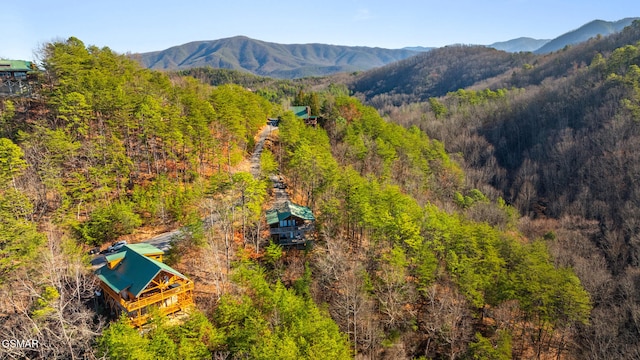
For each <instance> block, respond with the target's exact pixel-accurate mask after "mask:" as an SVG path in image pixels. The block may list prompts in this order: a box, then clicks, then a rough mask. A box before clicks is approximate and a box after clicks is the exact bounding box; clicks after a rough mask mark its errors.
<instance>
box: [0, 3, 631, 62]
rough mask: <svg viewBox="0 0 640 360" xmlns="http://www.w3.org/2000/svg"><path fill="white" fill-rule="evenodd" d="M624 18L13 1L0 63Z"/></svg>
mask: <svg viewBox="0 0 640 360" xmlns="http://www.w3.org/2000/svg"><path fill="white" fill-rule="evenodd" d="M625 17H640V1H637V0H606V1H603V0H580V1H578V0H485V1H479V0H457V1H445V0H442V1H432V0H422V1H420V0H414V1H411V0H393V1H380V0H371V1H365V0H316V1H305V0H298V1H291V0H276V1H264V0H262V1H248V0H223V1H201V0H191V1H166V0H157V1H153V2H150V1H136V0H129V1H122V0H111V1H105V0H95V1H94V0H90V1H86V0H85V1H71V0H53V1H52V0H28V1H21V2H19V1H9V2H8V4H3V5H2V16H1V18H2V23H3V28H4V34H5V35H4V36H3V40H2V42H1V43H2V44H1V45H0V57H4V58H12V59H25V60H33V59H34V58H35V57H34V53H35V52H37V50H38V48H39V47H41V46H42V44H45V43H47V42H51V41H54V40H59V39H66V38H68V37H70V36H75V37H77V38H79V39H80V40H82V41H83V42H84V43H85V44H86V45H96V46H99V47H103V46H108V47H110V48H111V49H112V50H114V51H116V52H119V53H126V52H147V51H155V50H164V49H166V48H169V47H171V46H175V45H181V44H184V43H187V42H190V41H197V40H215V39H221V38H226V37H231V36H235V35H245V36H248V37H251V38H254V39H258V40H263V41H269V42H277V43H284V44H294V43H298V44H303V43H324V44H335V45H352V46H355V45H361V46H371V47H384V48H401V47H405V46H444V45H449V44H457V43H462V44H483V45H487V44H491V43H494V42H497V41H505V40H510V39H514V38H518V37H522V36H527V37H532V38H536V39H551V38H554V37H557V36H559V35H561V34H563V33H565V32H568V31H571V30H574V29H576V28H578V27H580V26H582V25H584V24H585V23H587V22H589V21H591V20H595V19H601V20H607V21H613V20H619V19H622V18H625ZM7 31H8V32H7ZM7 34H9V36H8V38H7V37H6V35H7Z"/></svg>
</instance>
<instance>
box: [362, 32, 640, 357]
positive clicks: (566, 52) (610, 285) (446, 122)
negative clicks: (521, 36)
mask: <svg viewBox="0 0 640 360" xmlns="http://www.w3.org/2000/svg"><path fill="white" fill-rule="evenodd" d="M639 47H640V23H639V22H638V21H636V22H635V23H634V24H633V25H632V26H630V27H628V28H626V29H625V30H624V31H623V32H621V33H619V34H615V35H611V36H609V37H600V38H595V39H592V40H590V41H588V42H586V43H583V44H580V45H576V46H573V47H569V48H566V49H563V50H561V51H558V52H555V53H552V54H549V55H544V56H532V57H530V58H527V59H526V61H527V62H526V63H525V64H523V65H518V66H514V65H516V64H509V62H508V61H505V60H504V59H507V58H506V57H505V55H502V54H500V55H497V56H495V57H494V58H493V60H490V59H487V60H485V61H484V62H483V63H474V61H473V57H472V58H471V59H470V61H464V60H461V61H460V62H465V63H467V64H469V66H468V67H467V68H464V69H463V70H462V71H463V72H462V73H461V75H460V78H471V77H473V76H474V74H476V73H477V71H479V70H478V68H484V67H486V66H489V65H490V64H493V62H492V61H495V62H498V63H499V64H502V66H505V67H506V70H505V71H504V72H503V73H501V74H499V75H497V76H495V77H487V78H484V79H480V80H479V81H475V82H470V83H468V84H466V85H467V87H466V88H465V89H457V90H453V88H454V87H456V84H457V83H456V82H455V81H446V80H447V79H446V78H444V77H442V78H441V79H442V81H443V84H441V85H439V88H441V89H444V90H442V91H441V92H432V93H431V94H430V95H431V96H430V97H428V96H429V95H422V94H423V93H421V90H420V89H422V88H424V87H426V86H427V85H430V87H431V88H436V86H435V85H433V83H432V82H430V80H429V78H428V77H426V78H427V79H428V80H427V81H425V80H424V79H425V74H428V73H429V71H430V70H431V69H434V68H435V69H439V68H447V67H448V66H449V65H448V62H447V60H445V59H446V58H443V60H442V62H438V63H436V64H435V67H432V66H424V65H421V64H420V65H414V64H411V65H409V64H408V63H407V62H404V63H402V62H401V63H399V64H396V65H394V66H390V67H388V68H387V70H388V71H389V73H390V74H395V73H399V72H402V71H409V69H419V68H423V66H424V69H425V70H424V71H422V72H421V73H420V75H416V76H415V77H413V78H409V79H415V82H413V83H412V85H411V86H407V85H406V84H404V83H401V82H398V83H397V84H396V86H395V87H393V88H392V90H390V91H389V92H377V93H371V94H369V93H366V92H365V91H366V90H364V89H366V88H365V87H363V97H365V98H366V99H369V102H370V103H371V104H374V105H375V106H376V107H377V108H378V109H379V111H380V112H381V113H383V114H385V116H386V117H388V118H389V119H390V120H392V121H394V122H396V123H399V124H402V125H404V126H407V127H410V126H417V127H419V128H420V129H422V130H423V131H424V132H425V133H427V134H429V135H430V136H432V137H434V138H436V139H439V140H440V141H442V142H443V143H444V144H445V149H446V150H447V152H449V153H459V154H460V155H461V157H460V164H461V166H462V168H463V169H464V170H465V174H466V182H465V183H466V184H467V186H470V187H474V188H478V189H479V190H481V191H482V192H483V193H485V194H487V195H488V196H489V197H490V198H494V197H497V196H501V197H503V198H504V199H505V200H506V201H507V203H509V204H512V205H513V206H514V207H516V208H517V209H518V210H519V212H520V213H522V214H524V215H526V216H527V217H528V219H523V220H521V221H520V224H519V228H520V229H521V230H522V231H523V232H524V234H526V235H528V236H536V235H537V236H546V237H549V238H553V239H555V240H554V241H553V246H552V247H551V248H552V251H553V253H554V255H555V260H554V261H555V262H556V264H559V265H566V266H572V267H573V268H574V269H575V271H576V272H577V274H578V276H579V277H580V278H581V280H582V282H583V284H585V287H586V288H587V290H588V291H589V292H590V294H591V299H592V301H593V305H594V310H593V311H592V313H591V325H590V326H584V327H583V326H582V325H581V326H580V327H578V328H577V329H578V330H577V331H578V332H577V334H578V341H577V345H578V349H579V353H578V355H577V356H578V358H630V357H633V356H635V355H634V354H636V353H637V351H638V348H639V347H640V343H638V341H637V334H638V332H637V331H638V328H637V327H636V326H635V325H633V324H634V320H633V319H634V318H635V316H636V315H635V314H637V305H636V304H637V302H638V297H637V294H638V292H637V277H638V265H639V262H638V259H639V256H638V249H639V247H638V242H637V238H638V231H639V229H640V228H639V227H638V226H637V225H636V221H635V220H634V219H636V218H637V217H638V211H639V208H638V204H639V203H640V202H639V199H638V198H637V196H636V193H637V183H636V181H635V179H636V178H637V175H638V173H637V169H638V168H639V164H638V159H637V156H636V155H635V154H637V153H638V126H637V125H638V115H639V113H638V104H639V101H640V98H639V95H640V92H639V90H638V73H639V71H638V69H639V68H638V67H639V66H640V57H639V50H638V48H639ZM466 50H467V51H472V50H475V51H476V52H481V51H485V50H480V49H466ZM457 51H460V52H462V51H463V49H458V50H457ZM443 52H444V51H443ZM436 54H437V52H434V54H433V55H431V56H434V55H436ZM527 56H531V55H527ZM501 59H503V60H501ZM482 64H483V65H482ZM400 65H403V66H401V68H400V69H396V68H395V66H400ZM507 65H508V66H507ZM493 67H494V66H492V68H493ZM373 74H375V75H376V76H377V78H379V79H382V78H384V72H383V71H382V69H379V70H376V71H374V72H372V73H370V74H363V75H362V79H363V81H371V80H369V78H368V77H369V76H372V75H373ZM390 77H391V76H390ZM421 78H422V79H421ZM354 86H360V85H359V83H358V81H356V82H355V85H354ZM355 89H360V88H358V87H356V88H355ZM404 89H407V90H404ZM414 89H416V90H415V91H414ZM396 104H401V105H399V106H398V105H396Z"/></svg>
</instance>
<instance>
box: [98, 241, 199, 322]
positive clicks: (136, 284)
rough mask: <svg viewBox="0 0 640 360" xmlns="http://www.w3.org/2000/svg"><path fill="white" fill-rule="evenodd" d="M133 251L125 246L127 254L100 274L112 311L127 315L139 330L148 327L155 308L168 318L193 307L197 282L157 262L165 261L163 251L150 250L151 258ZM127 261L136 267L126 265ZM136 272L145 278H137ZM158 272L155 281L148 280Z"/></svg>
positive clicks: (115, 258) (109, 263) (99, 270)
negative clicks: (162, 258)
mask: <svg viewBox="0 0 640 360" xmlns="http://www.w3.org/2000/svg"><path fill="white" fill-rule="evenodd" d="M132 247H133V246H132ZM132 247H130V246H129V245H127V246H125V248H124V249H125V251H123V253H124V254H120V253H118V254H114V255H111V257H112V261H107V265H105V267H103V268H101V269H98V271H96V273H97V274H98V277H99V278H100V280H101V281H100V285H99V286H100V288H101V289H102V293H103V294H104V300H105V303H106V305H107V307H108V308H109V309H110V310H111V311H113V312H114V313H115V314H117V315H120V314H122V313H125V314H127V316H128V317H129V319H130V321H131V323H132V325H134V326H136V327H138V326H142V325H144V324H145V323H147V321H148V320H149V317H150V314H149V309H150V307H152V306H153V307H155V308H157V309H158V310H159V313H160V314H161V315H168V314H172V313H175V312H178V311H181V310H186V309H187V308H189V307H190V306H192V305H193V290H194V283H193V281H191V280H189V279H188V278H187V277H185V276H184V275H182V274H180V273H179V272H177V271H175V270H174V269H172V268H171V267H169V266H168V265H165V264H162V263H161V262H159V261H158V260H156V259H157V258H161V255H160V254H158V252H157V251H160V252H162V251H161V250H159V249H157V248H155V249H156V250H157V251H151V250H149V249H148V248H146V251H147V252H148V253H149V254H148V255H143V254H140V253H138V252H135V251H134V250H133V249H132ZM127 261H129V262H134V263H133V264H131V263H125V262H127ZM118 266H122V267H121V268H118ZM123 269H124V270H126V271H124V272H123V271H122V270H123ZM136 270H140V271H139V272H140V273H141V274H142V275H141V274H134V272H136ZM156 270H157V271H156ZM154 272H155V275H153V276H152V277H148V276H146V275H148V274H153V273H154ZM129 277H130V278H129ZM129 282H130V283H131V284H129ZM141 283H142V284H143V285H142V286H141V285H140V284H141ZM123 284H124V285H123ZM132 291H133V292H132Z"/></svg>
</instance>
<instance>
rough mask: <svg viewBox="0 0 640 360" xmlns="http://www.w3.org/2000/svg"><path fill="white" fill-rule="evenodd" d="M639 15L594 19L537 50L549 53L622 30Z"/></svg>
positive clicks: (539, 52)
mask: <svg viewBox="0 0 640 360" xmlns="http://www.w3.org/2000/svg"><path fill="white" fill-rule="evenodd" d="M637 19H639V18H637V17H629V18H624V19H622V20H618V21H603V20H594V21H592V22H590V23H587V24H585V25H583V26H581V27H579V28H578V29H576V30H573V31H570V32H568V33H566V34H563V35H561V36H559V37H557V38H555V39H553V40H551V41H549V42H547V43H546V44H544V46H542V47H540V48H539V49H537V50H535V52H536V53H538V54H547V53H550V52H553V51H557V50H560V49H562V48H564V47H565V46H567V45H574V44H578V43H581V42H583V41H587V40H589V39H591V38H592V37H596V36H598V35H602V36H607V35H611V34H614V33H617V32H620V31H622V29H624V28H625V27H627V26H629V25H631V23H632V22H633V21H634V20H637Z"/></svg>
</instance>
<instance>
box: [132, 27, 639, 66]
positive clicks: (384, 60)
mask: <svg viewBox="0 0 640 360" xmlns="http://www.w3.org/2000/svg"><path fill="white" fill-rule="evenodd" d="M638 19H640V18H638V17H629V18H625V19H622V20H618V21H603V20H594V21H591V22H589V23H587V24H585V25H583V26H581V27H580V28H578V29H576V30H572V31H570V32H567V33H565V34H563V35H560V36H558V37H557V38H555V39H551V40H545V39H542V40H541V39H533V38H528V37H521V38H517V39H512V40H508V41H503V42H496V43H493V44H491V45H486V46H487V47H490V48H494V49H497V50H502V51H505V52H511V53H517V52H533V53H536V54H546V53H550V52H554V51H557V50H560V49H563V48H564V47H566V46H567V45H574V44H578V43H580V42H584V41H586V40H588V39H590V38H592V37H596V36H598V35H602V36H607V35H610V34H613V33H617V32H620V31H621V30H622V29H624V28H625V27H626V26H629V25H631V23H632V22H633V21H634V20H638ZM433 50H434V48H431V47H423V46H415V47H405V48H403V49H384V48H377V47H375V48H373V47H365V46H342V45H326V44H278V43H271V42H266V41H260V40H255V39H251V38H248V37H246V36H235V37H231V38H225V39H219V40H211V41H194V42H190V43H187V44H183V45H179V46H173V47H171V48H168V49H166V50H162V51H154V52H148V53H140V54H134V55H132V57H133V58H135V59H137V60H138V61H139V62H140V63H141V64H142V65H143V66H145V67H147V68H150V69H157V70H184V69H190V68H198V67H212V68H219V69H232V70H238V71H244V72H248V73H251V74H254V75H260V76H267V77H273V78H283V79H294V78H301V77H309V76H326V75H331V74H335V73H341V72H357V71H366V70H371V69H374V68H378V67H382V66H385V65H388V64H390V63H394V62H397V61H401V60H405V59H407V58H410V57H413V56H415V55H419V54H423V53H425V52H430V51H433Z"/></svg>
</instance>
